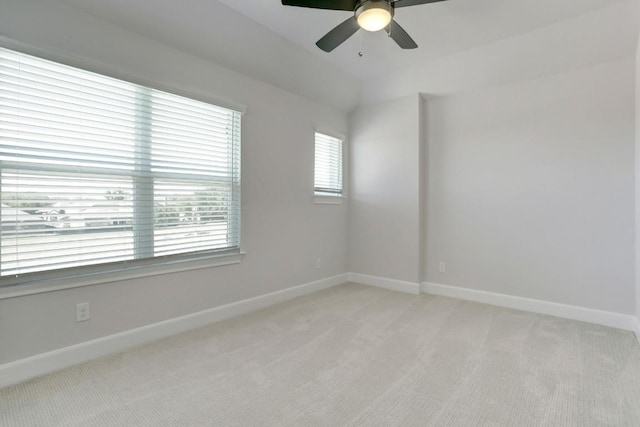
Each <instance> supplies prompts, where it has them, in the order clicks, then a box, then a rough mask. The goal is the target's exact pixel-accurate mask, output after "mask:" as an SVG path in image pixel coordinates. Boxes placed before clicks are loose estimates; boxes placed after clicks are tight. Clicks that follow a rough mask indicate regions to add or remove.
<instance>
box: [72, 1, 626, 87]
mask: <svg viewBox="0 0 640 427" xmlns="http://www.w3.org/2000/svg"><path fill="white" fill-rule="evenodd" d="M60 1H61V2H63V3H66V4H68V5H72V6H74V7H77V8H80V9H83V10H84V11H85V12H89V13H91V14H93V15H96V16H99V17H103V18H106V19H109V20H111V21H114V22H116V23H118V24H120V25H122V26H124V27H126V28H128V29H131V30H134V31H137V32H139V33H142V34H144V35H146V36H149V37H152V38H156V39H159V40H162V41H165V42H169V43H171V42H175V41H176V40H179V41H180V42H181V43H182V44H184V43H191V44H192V45H193V46H201V48H204V49H206V45H207V43H208V38H214V37H220V33H219V32H217V31H216V30H217V28H216V26H220V25H221V24H220V23H219V22H217V21H216V19H215V15H216V10H217V5H215V4H214V3H216V2H215V1H213V0H182V1H175V0H136V1H130V0H109V1H104V0H60ZM627 1H628V0H561V1H558V0H535V1H532V0H508V1H506V0H448V1H444V2H440V3H432V4H425V5H419V6H412V7H407V8H399V9H397V10H396V15H395V19H396V21H398V23H400V24H401V25H402V26H403V27H404V28H405V30H407V32H408V33H409V34H410V35H411V36H412V37H413V39H414V40H415V41H416V42H417V43H418V45H419V47H418V49H415V50H402V49H400V48H399V47H398V46H397V45H396V44H395V43H394V42H393V41H392V40H391V39H389V38H388V37H386V35H385V34H384V32H376V33H369V32H366V31H364V30H360V31H358V32H357V33H356V34H355V35H354V36H353V37H351V38H350V39H349V40H347V42H345V43H344V44H342V45H341V46H339V47H338V48H337V49H335V50H334V51H333V52H331V53H325V52H323V51H321V50H320V49H318V48H317V47H316V46H315V42H316V41H317V40H318V39H319V38H320V37H322V36H323V35H324V34H325V33H326V32H327V31H329V30H330V29H331V28H333V27H334V26H336V25H337V24H339V23H340V22H342V21H344V20H345V19H347V18H348V17H349V16H350V12H341V11H330V10H319V9H309V8H299V7H291V6H283V5H282V4H281V2H280V1H279V0H219V2H220V3H223V4H224V5H226V6H228V7H229V8H232V9H234V10H236V11H237V12H239V13H241V14H243V15H245V16H247V17H249V18H251V19H252V20H253V21H255V22H257V23H259V24H261V25H262V26H264V27H266V28H268V29H269V30H271V31H273V32H275V33H277V34H279V35H280V36H281V37H283V38H284V39H287V40H289V41H291V42H293V43H295V44H297V45H299V46H300V47H302V48H303V49H306V50H308V51H309V52H311V53H312V54H313V55H316V56H318V57H320V58H323V59H325V60H326V61H329V62H330V63H332V64H334V65H335V66H337V67H339V68H341V69H342V70H344V71H346V72H347V73H349V74H351V75H353V76H355V77H357V78H359V79H366V78H370V77H377V76H381V75H385V74H388V73H391V72H393V71H394V70H397V69H401V68H406V67H411V66H414V65H416V64H422V63H424V62H426V61H431V60H434V59H436V58H440V57H444V56H448V55H452V54H455V53H457V52H461V51H464V50H468V49H472V48H474V47H477V46H481V45H484V44H487V43H491V42H493V41H496V40H499V39H503V38H507V37H511V36H514V35H517V34H522V33H527V32H530V31H533V30H535V29H537V28H540V27H544V26H548V25H552V24H554V23H557V22H559V21H563V20H566V19H571V18H574V17H577V16H580V15H583V14H587V13H590V12H592V11H594V10H597V9H600V8H604V7H607V6H612V5H615V4H620V3H625V2H627ZM172 39H174V40H172ZM233 40H234V34H232V33H230V34H229V39H228V40H227V41H228V42H231V43H233ZM359 53H362V56H360V55H359Z"/></svg>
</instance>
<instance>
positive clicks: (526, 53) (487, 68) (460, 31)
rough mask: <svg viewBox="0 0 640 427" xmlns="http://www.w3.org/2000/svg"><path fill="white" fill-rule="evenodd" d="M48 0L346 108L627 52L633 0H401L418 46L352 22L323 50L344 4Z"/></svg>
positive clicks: (633, 34)
mask: <svg viewBox="0 0 640 427" xmlns="http://www.w3.org/2000/svg"><path fill="white" fill-rule="evenodd" d="M16 1H18V0H16ZM23 1H26V0H23ZM29 1H42V0H29ZM54 2H55V3H58V4H60V5H63V6H64V7H70V8H73V9H75V10H76V11H80V12H83V13H86V14H89V15H92V16H94V17H97V18H99V19H102V20H105V21H108V22H110V23H111V24H115V25H116V26H118V27H121V28H124V29H126V30H128V31H132V32H135V33H137V34H140V35H143V36H145V37H148V38H151V39H154V40H157V41H159V42H161V43H165V44H167V45H169V46H173V47H175V48H177V49H180V50H182V51H185V52H189V53H192V54H195V55H197V56H200V57H203V58H208V59H210V60H212V61H214V62H216V63H218V64H219V65H223V66H226V67H228V68H231V69H233V70H235V71H238V72H241V73H244V74H246V75H249V76H252V77H255V78H257V79H259V80H262V81H265V82H268V83H271V84H274V85H276V86H279V87H282V88H284V89H287V90H289V91H292V92H294V93H298V94H301V95H303V96H306V97H309V98H312V99H315V100H318V101H320V102H323V103H325V104H327V105H334V106H338V107H339V108H341V109H344V110H347V111H349V110H351V109H353V108H354V107H355V106H356V105H357V104H362V103H367V102H376V101H379V100H381V99H390V98H393V97H399V96H405V95H406V94H408V93H432V94H446V93H454V92H456V91H459V90H465V89H470V88H473V87H478V86H479V85H482V84H484V85H487V84H489V85H494V84H500V83H501V82H502V83H503V84H504V83H507V82H509V81H515V80H517V79H522V78H535V77H536V76H539V75H543V74H549V73H554V72H562V71H563V70H567V69H571V68H572V67H574V68H575V67H582V66H586V65H588V64H596V63H600V62H607V61H612V60H618V59H620V58H623V57H630V56H632V55H633V54H634V52H635V48H636V44H637V27H638V25H637V22H638V21H637V19H636V16H635V15H636V13H637V11H636V3H640V2H638V0H447V1H443V2H438V3H431V4H423V5H417V6H411V7H406V8H398V9H396V14H395V19H396V21H397V22H398V23H399V24H400V25H402V27H403V28H404V29H405V30H406V31H407V32H408V33H409V34H410V35H411V36H412V38H413V39H414V40H415V41H416V42H417V44H418V46H419V47H418V48H417V49H414V50H403V49H400V48H399V47H398V46H397V45H396V44H395V43H394V42H393V40H391V39H389V38H388V37H387V36H386V35H385V34H384V32H382V31H380V32H376V33H369V32H366V31H364V30H359V31H358V32H357V33H356V34H355V35H354V36H352V37H351V38H350V39H348V40H347V41H346V42H345V43H343V44H342V45H340V46H338V47H337V48H336V49H335V50H334V51H332V52H330V53H326V52H323V51H321V50H320V49H319V48H317V47H316V45H315V42H316V41H317V40H318V39H319V38H321V37H322V36H324V35H325V34H326V33H327V32H328V31H329V30H331V29H332V28H333V27H335V26H336V25H338V24H339V23H341V22H343V21H344V20H345V19H347V18H349V17H350V12H344V11H331V10H321V9H310V8H300V7H291V6H283V5H282V4H281V2H280V0H180V1H176V0H136V1H131V0H54ZM358 94H359V95H358Z"/></svg>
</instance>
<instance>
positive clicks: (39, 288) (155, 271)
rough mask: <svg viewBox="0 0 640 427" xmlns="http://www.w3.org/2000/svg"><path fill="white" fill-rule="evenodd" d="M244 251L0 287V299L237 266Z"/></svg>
mask: <svg viewBox="0 0 640 427" xmlns="http://www.w3.org/2000/svg"><path fill="white" fill-rule="evenodd" d="M244 255H245V252H238V253H233V254H224V255H209V256H203V257H200V258H197V259H189V260H180V261H170V262H164V263H159V264H155V265H146V266H141V267H130V268H126V267H124V268H121V269H118V270H111V271H100V272H96V273H87V274H83V275H77V276H69V277H59V278H55V279H51V280H46V279H45V280H38V281H33V282H27V283H21V284H19V285H13V286H7V287H4V288H2V287H0V300H2V299H7V298H15V297H20V296H24V295H32V294H39V293H44V292H52V291H59V290H62V289H69V288H78V287H82V286H92V285H99V284H103V283H111V282H119V281H122V280H130V279H138V278H142V277H151V276H159V275H162V274H169V273H179V272H181V271H190V270H199V269H203V268H210V267H218V266H223V265H231V264H239V263H240V262H241V261H242V258H243V257H244Z"/></svg>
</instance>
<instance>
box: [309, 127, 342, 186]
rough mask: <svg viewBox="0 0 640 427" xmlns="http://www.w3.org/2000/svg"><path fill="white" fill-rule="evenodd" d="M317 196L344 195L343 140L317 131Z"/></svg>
mask: <svg viewBox="0 0 640 427" xmlns="http://www.w3.org/2000/svg"><path fill="white" fill-rule="evenodd" d="M314 182H315V184H314V194H315V195H316V196H342V140H341V139H339V138H334V137H332V136H329V135H325V134H322V133H318V132H316V150H315V180H314Z"/></svg>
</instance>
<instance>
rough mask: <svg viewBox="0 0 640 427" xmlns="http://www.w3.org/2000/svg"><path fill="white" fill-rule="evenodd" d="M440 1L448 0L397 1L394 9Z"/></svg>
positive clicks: (394, 3)
mask: <svg viewBox="0 0 640 427" xmlns="http://www.w3.org/2000/svg"><path fill="white" fill-rule="evenodd" d="M440 1H446V0H396V1H394V2H393V6H394V7H407V6H417V5H419V4H427V3H437V2H440ZM283 3H284V2H283Z"/></svg>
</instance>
